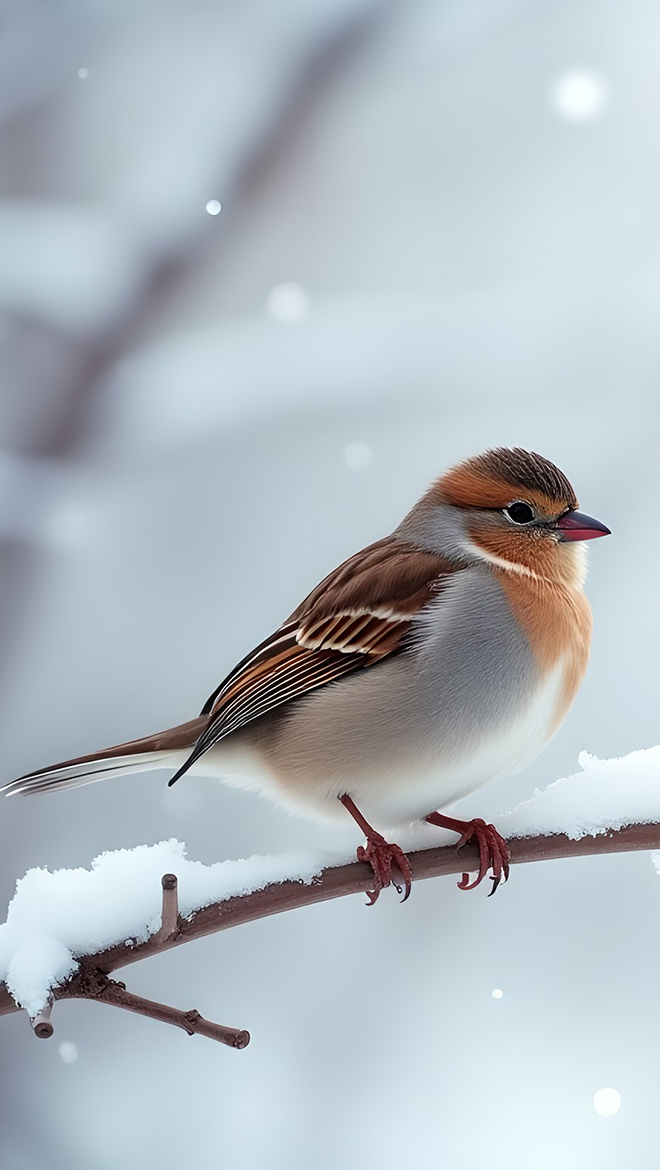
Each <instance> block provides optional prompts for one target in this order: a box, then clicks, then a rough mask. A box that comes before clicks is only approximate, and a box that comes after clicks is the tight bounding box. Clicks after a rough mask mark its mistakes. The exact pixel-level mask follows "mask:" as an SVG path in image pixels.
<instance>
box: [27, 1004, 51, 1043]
mask: <svg viewBox="0 0 660 1170" xmlns="http://www.w3.org/2000/svg"><path fill="white" fill-rule="evenodd" d="M52 1010H53V997H52V995H51V996H50V997H49V999H48V1003H47V1004H45V1005H44V1007H43V1008H42V1009H41V1011H40V1012H39V1014H38V1015H36V1016H30V1023H31V1024H32V1031H33V1032H34V1034H35V1036H38V1037H39V1039H40V1040H50V1037H51V1036H52V1035H53V1032H54V1030H55V1029H54V1028H53V1025H52V1024H51V1022H50V1013H51V1012H52Z"/></svg>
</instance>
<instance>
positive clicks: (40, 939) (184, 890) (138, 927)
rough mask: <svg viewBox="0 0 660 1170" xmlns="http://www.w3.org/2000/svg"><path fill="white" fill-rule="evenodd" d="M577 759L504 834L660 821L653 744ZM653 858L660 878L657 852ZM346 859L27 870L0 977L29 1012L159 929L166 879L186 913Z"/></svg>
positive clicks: (163, 848) (139, 860)
mask: <svg viewBox="0 0 660 1170" xmlns="http://www.w3.org/2000/svg"><path fill="white" fill-rule="evenodd" d="M579 763H580V766H581V768H582V771H581V772H577V773H575V774H574V775H572V776H568V777H566V778H565V779H563V780H556V781H555V782H554V783H553V784H550V785H549V786H548V787H547V788H546V789H545V790H544V791H542V792H541V791H537V792H536V793H535V795H534V796H533V797H532V798H531V800H527V801H524V802H523V803H522V804H520V805H518V807H517V808H515V809H514V810H513V812H511V813H508V814H506V815H505V816H502V817H500V818H499V819H498V821H497V825H498V827H499V828H500V829H501V831H502V832H503V833H504V834H505V835H506V836H510V837H525V836H532V835H536V834H546V835H547V834H550V833H560V832H561V833H566V834H567V835H568V836H569V837H571V838H572V839H578V838H580V837H584V836H587V835H591V836H596V835H598V834H601V833H605V832H606V831H607V830H608V829H619V828H621V827H623V826H624V825H627V824H631V823H635V822H638V823H651V822H656V821H657V822H660V746H659V747H653V748H648V749H647V750H644V751H636V752H631V753H630V755H628V756H624V757H623V758H622V759H614V760H598V759H596V757H595V756H591V755H589V754H588V753H587V752H582V753H581V755H580V757H579ZM421 830H425V831H421ZM398 840H399V842H400V844H401V845H402V846H403V847H404V848H410V847H411V846H412V847H414V848H420V847H423V846H424V845H426V844H432V843H434V844H437V842H438V835H437V830H433V829H432V828H431V826H428V825H426V826H417V827H416V828H415V829H414V830H413V831H411V832H409V833H405V832H404V833H401V834H399V835H398ZM409 842H410V844H409ZM653 857H654V861H655V863H656V866H657V868H658V871H659V872H660V853H657V854H654V855H653ZM348 859H349V858H348V856H347V853H346V850H345V849H344V850H342V851H341V854H339V852H338V854H337V855H333V856H322V854H321V852H320V851H319V853H318V854H316V855H314V854H311V853H305V854H291V853H289V854H280V855H275V856H271V857H251V858H248V859H247V860H244V861H221V862H216V864H214V865H203V864H202V862H199V861H189V860H188V859H187V857H186V855H185V846H184V845H182V844H180V842H178V841H176V840H174V839H171V840H169V841H161V842H160V844H158V845H139V846H138V847H137V848H136V849H120V850H117V851H116V852H112V853H102V854H101V856H100V857H97V858H95V859H94V861H93V862H92V865H91V869H60V870H56V871H55V872H54V873H51V872H50V871H49V870H47V869H31V870H29V871H28V873H27V874H26V875H25V877H24V878H22V879H21V880H20V881H19V882H18V883H17V887H16V893H15V895H14V897H13V899H12V901H11V902H10V905H9V910H8V914H7V921H6V922H5V923H4V924H3V925H0V981H2V980H4V981H5V982H6V984H7V987H8V988H9V991H10V992H11V994H12V995H13V997H14V999H15V1000H16V1002H17V1003H18V1004H19V1006H21V1007H24V1008H26V1009H27V1011H28V1012H29V1013H30V1015H32V1016H34V1015H35V1014H36V1013H37V1012H38V1011H40V1010H41V1008H43V1007H44V1005H45V1003H46V1002H47V999H48V994H49V991H50V989H51V988H52V987H54V986H55V985H56V984H57V983H60V982H61V981H62V980H63V979H66V978H67V977H68V976H69V975H70V974H71V973H72V972H73V971H74V970H75V969H76V966H77V963H76V958H77V956H80V955H87V954H94V953H95V952H97V951H100V950H103V949H104V948H105V947H108V946H111V945H112V944H114V943H118V942H122V941H124V940H133V941H134V942H142V941H144V940H146V939H147V938H148V937H149V935H150V934H152V933H154V932H155V931H156V930H157V929H158V927H159V925H160V911H161V899H162V892H161V877H162V876H163V874H164V873H175V874H176V875H177V877H178V879H179V909H180V912H181V914H182V915H183V916H184V917H186V916H188V915H190V914H191V913H192V912H193V911H194V910H198V909H201V908H202V907H203V906H207V905H208V904H209V903H210V902H215V901H218V900H220V899H223V898H229V897H232V896H235V895H240V894H248V893H250V892H252V891H254V890H259V889H263V887H264V886H266V885H268V884H270V883H271V882H281V881H285V880H287V879H290V880H294V881H301V882H305V883H309V882H311V881H312V879H313V877H314V876H315V874H317V873H319V871H320V870H321V869H322V868H323V867H324V866H327V865H340V864H343V863H344V862H345V861H346V860H348ZM501 994H502V993H501V991H500V989H498V988H496V989H495V990H494V991H493V992H492V995H493V997H494V998H498V997H499V996H501Z"/></svg>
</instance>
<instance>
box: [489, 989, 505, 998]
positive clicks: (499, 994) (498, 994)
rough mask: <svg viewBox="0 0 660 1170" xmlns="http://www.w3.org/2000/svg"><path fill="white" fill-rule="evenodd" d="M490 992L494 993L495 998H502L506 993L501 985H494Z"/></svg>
mask: <svg viewBox="0 0 660 1170" xmlns="http://www.w3.org/2000/svg"><path fill="white" fill-rule="evenodd" d="M490 994H491V995H492V997H493V999H501V998H502V996H503V995H504V992H503V991H502V988H501V987H494V988H493V990H492V991H491V993H490Z"/></svg>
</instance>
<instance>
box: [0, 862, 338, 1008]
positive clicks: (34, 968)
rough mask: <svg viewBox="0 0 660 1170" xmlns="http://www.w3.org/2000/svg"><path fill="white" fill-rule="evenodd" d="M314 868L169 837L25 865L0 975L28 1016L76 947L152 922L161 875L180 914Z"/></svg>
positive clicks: (105, 942)
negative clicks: (80, 861) (79, 861)
mask: <svg viewBox="0 0 660 1170" xmlns="http://www.w3.org/2000/svg"><path fill="white" fill-rule="evenodd" d="M321 868H322V863H321V862H320V860H319V858H318V857H315V856H313V855H312V854H293V853H289V854H280V855H278V856H273V857H250V858H248V859H246V860H244V861H221V862H217V863H216V864H215V865H203V864H202V862H201V861H189V860H188V858H187V857H186V854H185V846H184V845H182V844H181V843H180V842H179V841H176V840H174V839H172V840H169V841H161V842H160V844H158V845H139V846H138V847H137V848H136V849H119V850H117V851H115V852H112V853H102V854H101V855H100V857H95V858H94V860H93V862H92V865H91V869H58V870H56V871H55V872H54V873H51V872H50V871H49V870H47V869H31V870H29V871H28V873H26V875H25V877H24V878H21V880H20V881H19V882H18V883H17V886H16V893H15V895H14V897H13V898H12V901H11V902H10V904H9V910H8V913H7V921H6V922H5V923H3V924H2V925H0V980H4V982H6V984H7V987H8V988H9V991H10V992H11V994H12V995H13V997H14V999H15V1000H16V1002H17V1003H18V1004H19V1006H20V1007H23V1008H26V1010H27V1011H28V1012H29V1014H30V1015H31V1016H34V1015H36V1014H37V1012H39V1011H41V1009H42V1008H43V1007H44V1006H45V1004H46V1002H47V1000H48V995H49V992H50V989H51V988H52V987H54V986H56V985H57V984H58V983H61V982H62V981H63V980H64V979H66V978H67V977H68V976H69V975H71V974H72V973H73V971H75V969H76V968H77V966H78V964H77V962H76V957H77V956H79V955H89V954H94V953H95V952H97V951H101V950H104V948H105V947H108V946H112V945H113V944H114V943H119V942H123V941H124V940H126V939H131V940H134V941H135V942H144V941H145V940H146V939H148V938H149V936H150V935H151V934H153V933H155V931H157V930H158V928H159V926H160V913H161V904H162V889H161V878H162V876H163V874H164V873H175V874H176V875H177V877H178V879H179V910H180V913H181V914H182V915H183V917H187V916H188V915H189V914H192V912H193V911H194V910H200V909H202V907H204V906H208V905H209V903H210V902H215V901H218V900H219V899H223V898H231V897H234V896H236V895H241V894H249V893H252V892H253V891H254V890H261V889H263V887H264V886H266V885H269V884H270V883H271V882H282V881H286V880H293V881H301V882H305V883H309V882H311V881H312V879H313V877H314V876H315V874H317V873H318V872H319V870H320V869H321Z"/></svg>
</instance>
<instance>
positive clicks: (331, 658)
mask: <svg viewBox="0 0 660 1170" xmlns="http://www.w3.org/2000/svg"><path fill="white" fill-rule="evenodd" d="M455 571H456V569H455V566H453V565H450V564H448V563H447V562H446V561H444V560H443V558H441V557H440V556H438V555H436V554H435V553H431V552H425V551H424V550H420V549H418V548H415V547H414V546H412V545H408V544H406V543H404V542H403V541H402V540H400V539H399V538H398V537H396V536H390V537H386V538H385V540H381V541H377V542H376V544H373V545H370V546H369V547H368V548H366V549H363V551H362V552H360V553H357V554H356V555H355V556H354V557H351V558H350V560H348V561H346V562H345V563H344V564H343V565H340V566H339V568H338V569H335V571H334V572H333V573H331V574H330V575H329V576H328V577H326V578H325V580H323V581H322V582H321V584H320V585H318V586H317V588H316V589H314V590H313V592H312V593H310V595H309V596H308V597H307V598H306V599H305V601H303V603H302V605H300V606H299V607H298V609H296V610H295V611H294V612H293V613H292V615H291V617H290V618H289V619H288V620H287V621H286V622H285V623H284V625H282V626H281V627H280V628H279V629H278V630H276V631H275V633H274V634H272V635H271V637H270V638H267V639H266V640H265V641H264V642H262V643H261V644H260V645H259V646H257V647H256V649H255V650H253V651H252V653H251V654H248V655H247V656H246V657H245V658H244V659H243V660H242V662H240V663H239V664H238V666H236V667H235V668H234V670H232V671H231V673H230V674H229V675H228V676H227V678H226V679H225V680H224V681H223V682H222V683H221V684H220V686H219V687H218V688H217V689H216V690H215V691H214V692H213V694H212V695H211V697H210V698H209V699H208V701H207V703H206V704H205V706H204V708H203V711H202V714H208V715H209V716H210V720H209V723H208V726H207V727H206V728H205V730H204V731H203V733H202V735H201V736H200V738H199V739H198V741H197V743H196V744H195V747H194V749H193V752H192V753H191V755H190V756H189V757H188V759H187V761H186V763H185V764H184V765H183V767H182V768H181V769H180V770H179V772H177V774H176V775H175V776H173V777H172V780H171V781H170V783H171V784H173V783H174V781H175V780H177V779H178V778H179V776H181V775H182V774H183V773H184V772H185V771H186V770H187V768H189V767H190V765H191V764H192V763H193V762H194V761H195V760H196V759H198V758H199V757H200V756H201V755H202V754H203V753H204V752H205V751H208V750H209V748H211V747H213V745H214V744H216V743H218V742H219V741H220V740H221V739H223V738H224V737H225V736H226V735H229V734H230V733H231V732H233V731H236V730H238V729H239V728H240V727H244V726H245V725H246V724H248V723H250V722H252V721H253V720H255V719H258V718H259V717H260V716H262V715H265V714H266V713H267V712H269V711H272V710H274V709H275V708H276V707H280V706H282V705H283V704H284V703H290V702H291V701H292V700H294V699H297V698H300V697H301V696H302V695H305V694H307V693H309V692H310V691H313V690H315V689H317V688H318V687H321V686H325V685H326V684H327V683H330V682H334V681H336V680H337V679H339V678H341V677H342V676H344V675H346V674H350V673H352V672H353V671H356V670H360V669H363V668H365V667H369V666H372V665H373V664H375V663H377V662H380V661H381V660H382V659H383V658H384V657H386V656H387V655H389V654H392V653H394V652H395V651H397V650H399V649H401V648H402V646H403V644H404V640H405V637H406V635H407V634H408V632H409V630H410V627H411V624H412V619H413V618H414V617H415V615H416V614H417V613H418V612H419V611H420V610H421V609H422V608H423V607H424V606H425V605H427V604H428V603H429V602H430V601H432V600H433V598H434V596H436V594H437V593H438V592H439V590H441V589H442V588H443V587H444V584H445V583H446V581H447V580H448V577H449V575H450V574H451V573H453V572H455Z"/></svg>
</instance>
